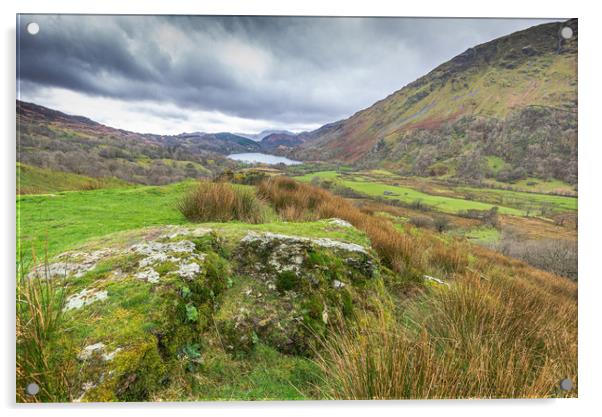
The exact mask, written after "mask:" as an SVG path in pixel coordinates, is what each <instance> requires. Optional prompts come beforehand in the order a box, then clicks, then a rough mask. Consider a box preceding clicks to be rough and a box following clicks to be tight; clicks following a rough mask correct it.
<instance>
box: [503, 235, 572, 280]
mask: <svg viewBox="0 0 602 417" xmlns="http://www.w3.org/2000/svg"><path fill="white" fill-rule="evenodd" d="M495 249H496V250H498V251H499V252H501V253H502V254H504V255H506V256H511V257H513V258H517V259H520V260H522V261H525V262H526V263H528V264H529V265H532V266H534V267H536V268H540V269H543V270H544V271H548V272H552V273H554V274H557V275H561V276H564V277H567V278H571V279H574V280H577V257H578V250H577V242H571V241H568V240H562V239H539V240H521V239H520V237H519V236H517V235H515V234H512V233H504V234H503V236H502V241H501V242H500V243H499V244H497V245H496V247H495Z"/></svg>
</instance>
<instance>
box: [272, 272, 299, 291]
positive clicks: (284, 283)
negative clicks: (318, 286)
mask: <svg viewBox="0 0 602 417" xmlns="http://www.w3.org/2000/svg"><path fill="white" fill-rule="evenodd" d="M299 283H300V282H299V277H297V274H295V273H294V272H293V271H282V272H281V273H279V274H278V277H277V278H276V288H277V289H278V291H280V292H285V291H291V290H294V289H297V288H298V287H299Z"/></svg>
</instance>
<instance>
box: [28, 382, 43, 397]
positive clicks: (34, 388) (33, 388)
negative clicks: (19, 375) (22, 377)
mask: <svg viewBox="0 0 602 417" xmlns="http://www.w3.org/2000/svg"><path fill="white" fill-rule="evenodd" d="M25 391H26V392H27V393H28V394H29V395H36V394H37V393H38V392H40V386H39V385H38V384H36V383H35V382H32V383H31V384H28V385H27V388H25Z"/></svg>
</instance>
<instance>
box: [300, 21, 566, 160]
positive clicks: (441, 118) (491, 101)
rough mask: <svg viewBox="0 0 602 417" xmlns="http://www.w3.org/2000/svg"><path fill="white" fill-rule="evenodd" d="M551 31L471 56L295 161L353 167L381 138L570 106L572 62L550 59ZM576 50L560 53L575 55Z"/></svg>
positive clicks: (354, 120) (356, 118) (502, 41)
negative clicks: (529, 52) (527, 50)
mask: <svg viewBox="0 0 602 417" xmlns="http://www.w3.org/2000/svg"><path fill="white" fill-rule="evenodd" d="M557 31H558V25H557V24H547V25H540V26H538V27H535V28H531V29H527V30H525V31H521V32H517V33H514V34H511V35H509V36H506V37H502V38H498V39H496V40H494V41H491V42H488V43H486V44H482V45H478V46H476V47H474V48H471V49H470V50H468V51H466V52H464V53H463V54H461V55H459V56H457V57H456V58H454V59H452V60H450V61H448V62H446V63H444V64H442V65H440V66H439V67H437V68H436V69H434V70H433V71H432V72H430V73H429V74H427V75H425V76H424V77H421V78H419V79H418V80H416V81H415V82H413V83H410V84H408V85H407V86H405V87H403V88H402V89H401V90H398V91H396V92H395V93H393V94H391V95H390V96H388V97H386V98H385V99H383V100H380V101H378V102H377V103H375V104H374V105H372V106H371V107H369V108H367V109H364V110H361V111H359V112H357V113H356V114H354V115H353V116H352V117H350V118H349V119H346V120H343V121H341V122H339V123H340V126H338V128H337V129H335V130H333V131H329V130H326V131H324V133H319V132H317V133H316V134H317V139H316V140H313V141H310V142H308V143H306V144H305V145H302V146H301V148H300V150H299V152H298V155H297V156H301V157H308V158H306V159H317V160H320V159H325V158H328V159H338V160H341V161H346V162H354V161H356V160H358V159H359V158H361V157H362V156H363V155H365V154H366V153H367V152H369V150H370V149H372V148H373V146H374V145H375V144H376V143H377V142H378V141H379V140H380V139H381V138H384V140H385V141H386V142H388V143H390V144H393V143H396V142H398V141H399V140H402V137H403V136H402V135H400V133H401V132H404V131H409V130H412V129H415V128H426V129H431V128H436V127H439V126H440V125H441V124H442V123H444V122H447V121H453V120H456V119H457V118H459V117H460V116H462V115H475V116H484V117H495V118H500V119H503V118H505V117H506V116H507V115H508V114H509V113H510V112H511V111H512V110H514V109H518V108H523V107H526V106H531V105H535V106H550V107H555V108H562V107H564V106H566V105H567V104H569V105H570V103H574V101H575V99H576V95H577V88H576V82H575V80H576V71H577V59H576V54H575V53H563V54H558V53H557V52H556V46H557V40H556V39H557V36H558V35H557ZM526 45H530V46H532V47H534V48H535V49H537V50H538V51H540V52H542V53H541V55H536V56H532V57H526V56H525V55H524V54H522V52H520V51H521V48H523V47H524V46H526ZM575 45H576V44H575V43H573V42H569V43H567V44H566V45H565V47H566V48H569V49H570V50H571V51H572V52H574V50H575V49H576V46H575ZM487 57H489V58H487ZM508 64H510V65H508ZM304 152H305V153H304Z"/></svg>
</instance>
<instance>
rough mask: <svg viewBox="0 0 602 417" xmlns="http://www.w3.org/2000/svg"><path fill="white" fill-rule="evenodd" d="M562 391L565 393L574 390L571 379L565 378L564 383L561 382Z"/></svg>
mask: <svg viewBox="0 0 602 417" xmlns="http://www.w3.org/2000/svg"><path fill="white" fill-rule="evenodd" d="M560 389H561V390H563V391H570V390H572V389H573V381H571V380H570V379H569V378H565V379H563V380H562V381H560Z"/></svg>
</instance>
